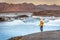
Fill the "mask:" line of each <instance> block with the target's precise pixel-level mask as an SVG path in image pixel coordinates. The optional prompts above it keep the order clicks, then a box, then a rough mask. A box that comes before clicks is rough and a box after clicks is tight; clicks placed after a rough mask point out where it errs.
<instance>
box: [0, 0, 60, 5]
mask: <svg viewBox="0 0 60 40" xmlns="http://www.w3.org/2000/svg"><path fill="white" fill-rule="evenodd" d="M0 2H7V3H24V2H27V3H33V4H36V5H38V4H57V5H60V0H0Z"/></svg>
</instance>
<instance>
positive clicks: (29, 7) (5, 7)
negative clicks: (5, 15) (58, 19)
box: [0, 3, 60, 12]
mask: <svg viewBox="0 0 60 40" xmlns="http://www.w3.org/2000/svg"><path fill="white" fill-rule="evenodd" d="M44 10H60V5H34V4H32V3H22V4H8V3H0V12H39V11H44Z"/></svg>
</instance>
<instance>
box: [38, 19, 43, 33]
mask: <svg viewBox="0 0 60 40" xmlns="http://www.w3.org/2000/svg"><path fill="white" fill-rule="evenodd" d="M43 25H44V22H43V21H42V20H41V21H40V24H39V26H40V30H41V32H42V31H43Z"/></svg>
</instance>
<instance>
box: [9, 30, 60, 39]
mask: <svg viewBox="0 0 60 40" xmlns="http://www.w3.org/2000/svg"><path fill="white" fill-rule="evenodd" d="M15 39H16V38H15ZM10 40H12V39H10ZM16 40H60V31H59V30H57V31H45V32H39V33H33V34H29V35H25V36H22V37H21V38H20V39H16Z"/></svg>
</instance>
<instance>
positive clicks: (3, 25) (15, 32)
mask: <svg viewBox="0 0 60 40" xmlns="http://www.w3.org/2000/svg"><path fill="white" fill-rule="evenodd" d="M39 21H40V20H38V19H34V18H27V19H26V20H24V21H23V20H14V21H11V22H0V40H7V39H9V38H11V37H15V36H24V35H28V34H32V33H37V32H40V27H39ZM53 30H60V19H55V20H44V27H43V31H53Z"/></svg>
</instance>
